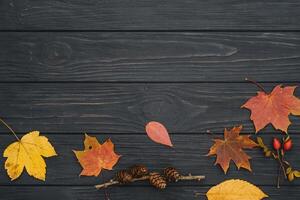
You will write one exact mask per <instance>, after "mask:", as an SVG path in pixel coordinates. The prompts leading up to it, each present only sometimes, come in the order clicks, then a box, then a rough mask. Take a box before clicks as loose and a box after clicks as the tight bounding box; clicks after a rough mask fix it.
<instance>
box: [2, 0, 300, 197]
mask: <svg viewBox="0 0 300 200" xmlns="http://www.w3.org/2000/svg"><path fill="white" fill-rule="evenodd" d="M0 48H1V51H0V81H1V84H0V115H1V117H2V118H4V119H5V120H6V121H7V122H8V123H9V124H10V125H11V126H12V127H13V128H14V129H15V131H17V132H18V133H19V134H20V135H22V134H24V133H26V132H28V131H31V130H39V131H41V132H42V134H44V135H46V136H47V137H48V138H49V139H50V141H51V142H52V144H53V145H54V146H55V148H56V150H57V152H58V154H59V156H58V157H54V158H50V159H47V161H46V162H47V179H46V182H41V181H37V180H35V179H33V178H32V177H29V176H28V175H27V174H26V173H23V175H22V176H21V177H20V178H19V179H18V180H16V181H14V182H11V181H10V180H9V178H8V176H7V174H6V171H5V170H4V166H3V163H4V160H5V159H4V158H2V157H1V159H0V162H1V168H0V199H1V200H17V199H18V200H53V199H55V200H60V199H62V200H73V199H75V200H96V199H104V192H103V191H97V190H95V189H94V187H93V185H95V184H97V183H101V182H103V181H105V180H107V179H109V178H111V177H112V176H113V174H114V172H115V171H105V172H103V173H102V174H101V175H100V176H99V177H98V178H93V177H92V178H91V177H78V175H79V173H80V171H81V167H80V165H79V164H78V162H77V160H76V158H75V156H74V154H73V152H72V150H73V149H82V148H83V145H82V141H83V138H84V135H83V133H85V132H87V133H89V134H91V135H95V136H97V137H98V139H99V140H101V141H104V140H105V139H106V138H109V137H111V138H112V140H113V142H115V144H116V151H117V152H118V153H120V154H122V155H123V157H122V158H121V160H120V162H119V163H118V165H117V166H116V167H115V170H119V169H122V168H125V167H128V166H130V165H132V164H134V163H144V164H146V165H147V166H148V167H149V168H150V169H151V170H158V169H161V168H163V167H166V166H169V165H172V166H174V167H177V168H178V169H180V170H181V171H182V172H191V173H193V174H203V175H206V180H205V181H203V182H201V183H195V182H181V183H177V184H171V185H170V186H169V187H168V188H167V189H166V190H164V191H157V190H156V189H154V188H152V187H150V186H149V185H147V184H145V183H136V184H132V185H130V186H124V187H112V188H109V189H108V190H107V191H108V193H109V194H110V197H111V199H112V200H117V199H124V200H125V199H126V200H127V199H143V200H148V199H149V200H150V199H170V200H171V199H172V200H173V199H174V200H175V199H176V200H179V199H205V198H204V196H200V197H194V196H195V193H196V192H198V193H206V192H207V190H208V188H209V187H211V186H212V185H215V184H217V183H220V182H221V181H223V180H226V179H231V178H240V179H244V180H247V181H250V182H252V183H254V184H256V185H258V186H260V187H261V188H262V189H263V190H264V191H265V192H266V193H267V194H269V195H270V198H269V199H271V200H283V199H284V200H296V199H299V198H300V181H299V180H297V181H294V182H293V183H288V182H287V181H285V182H283V183H282V187H281V188H280V189H277V188H276V187H275V185H276V174H277V171H276V169H277V163H276V162H275V161H273V160H268V159H266V158H264V157H263V155H262V154H261V152H259V151H251V152H249V154H250V155H251V156H252V158H253V160H252V162H251V163H252V167H253V173H249V172H247V171H245V170H240V171H237V170H236V168H235V166H233V165H231V167H230V170H229V172H228V174H227V175H224V174H223V172H222V171H221V170H220V168H219V167H214V166H213V164H214V158H208V157H206V156H205V154H206V153H207V152H208V149H209V147H210V146H211V144H212V142H211V139H212V138H211V136H210V135H209V134H207V133H206V130H208V129H209V130H211V131H212V132H214V133H215V134H216V135H221V134H222V132H223V129H224V128H225V127H228V128H230V127H232V126H234V125H239V124H243V125H244V131H243V132H244V133H254V129H253V125H252V123H251V121H250V120H249V112H248V111H247V110H242V109H240V106H241V105H242V104H243V103H244V102H245V101H246V100H247V99H248V98H249V97H250V96H253V95H255V94H256V91H257V88H255V87H254V86H253V85H251V84H249V83H246V82H245V81H244V78H245V77H250V78H252V79H255V80H257V81H259V82H260V83H262V84H263V86H264V87H265V88H266V89H267V90H268V91H270V90H271V89H272V87H273V86H275V85H276V84H278V83H283V84H287V85H300V82H299V78H300V2H299V1H298V0H285V1H282V0H268V1H262V0H251V1H246V0H235V1H232V0H231V1H230V0H211V1H207V0H206V1H204V0H189V1H184V0H165V1H158V0H85V1H81V0H30V1H29V0H1V1H0ZM296 94H297V95H298V96H300V89H298V90H297V92H296ZM291 119H292V122H293V124H292V125H291V126H290V128H289V132H290V134H291V135H292V137H293V139H294V142H295V147H294V150H293V151H292V152H291V153H290V154H289V155H288V159H289V160H290V161H291V162H292V164H293V165H295V166H297V167H298V168H300V156H299V152H300V135H299V133H300V119H299V117H298V118H296V117H291ZM149 120H156V121H160V122H162V123H164V124H165V125H166V126H167V127H168V129H169V131H170V133H171V137H172V140H173V143H174V145H175V148H174V149H169V148H166V147H164V146H160V145H157V144H155V143H153V142H152V141H150V140H149V139H148V138H147V136H146V135H145V131H144V125H145V123H146V122H148V121H149ZM0 132H1V134H0V149H1V152H3V150H4V149H5V148H6V147H7V146H8V144H10V143H11V142H13V141H14V137H13V136H12V135H11V134H10V133H9V131H8V130H7V129H5V128H4V127H1V129H0ZM260 134H261V136H263V137H264V138H265V139H266V140H268V141H270V140H271V138H272V137H273V136H274V135H277V136H279V133H278V132H276V131H274V130H273V129H272V128H271V127H270V126H268V128H266V129H264V130H263V131H262V132H261V133H260Z"/></svg>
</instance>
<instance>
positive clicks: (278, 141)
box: [273, 138, 281, 150]
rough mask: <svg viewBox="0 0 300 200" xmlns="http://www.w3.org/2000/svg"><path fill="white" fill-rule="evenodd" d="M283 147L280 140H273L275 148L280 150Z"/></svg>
mask: <svg viewBox="0 0 300 200" xmlns="http://www.w3.org/2000/svg"><path fill="white" fill-rule="evenodd" d="M280 147H281V143H280V140H279V139H278V138H273V148H274V149H275V150H279V149H280Z"/></svg>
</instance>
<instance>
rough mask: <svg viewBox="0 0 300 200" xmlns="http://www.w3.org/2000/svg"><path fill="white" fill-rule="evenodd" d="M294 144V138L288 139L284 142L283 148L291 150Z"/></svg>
mask: <svg viewBox="0 0 300 200" xmlns="http://www.w3.org/2000/svg"><path fill="white" fill-rule="evenodd" d="M292 146H293V142H292V139H288V140H286V141H285V142H284V144H283V149H284V150H285V151H289V150H291V148H292Z"/></svg>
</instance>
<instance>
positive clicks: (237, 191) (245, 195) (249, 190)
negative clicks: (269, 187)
mask: <svg viewBox="0 0 300 200" xmlns="http://www.w3.org/2000/svg"><path fill="white" fill-rule="evenodd" d="M206 196H207V198H208V200H261V199H263V198H266V197H268V195H266V194H265V193H264V192H263V191H261V189H259V188H258V187H256V186H255V185H253V184H251V183H249V182H247V181H243V180H238V179H231V180H227V181H224V182H222V183H220V184H218V185H216V186H214V187H212V188H210V190H209V191H208V192H207V193H206Z"/></svg>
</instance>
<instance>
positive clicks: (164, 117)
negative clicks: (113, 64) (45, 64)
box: [0, 83, 300, 133]
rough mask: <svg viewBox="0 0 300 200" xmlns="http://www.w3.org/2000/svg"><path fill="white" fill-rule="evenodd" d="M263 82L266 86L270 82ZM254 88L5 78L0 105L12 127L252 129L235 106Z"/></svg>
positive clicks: (299, 126) (299, 123)
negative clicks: (155, 125) (159, 124)
mask: <svg viewBox="0 0 300 200" xmlns="http://www.w3.org/2000/svg"><path fill="white" fill-rule="evenodd" d="M263 85H264V86H265V88H266V90H267V91H271V88H272V87H273V86H275V85H276V84H274V83H273V84H263ZM257 90H258V89H257V88H256V86H254V85H252V84H250V83H227V84H224V83H194V84H161V83H160V84H159V83H157V84H147V83H138V84H137V83H136V84H119V83H118V84H115V83H86V84H82V83H65V84H59V83H38V84H36V83H23V84H19V83H9V84H8V83H7V84H1V85H0V96H1V98H0V110H1V113H2V116H3V117H4V119H5V120H6V121H7V122H8V123H9V124H11V126H12V127H14V129H15V130H16V131H17V132H24V131H30V130H32V129H38V130H40V131H42V132H48V133H82V132H85V131H87V132H91V133H99V132H101V133H143V132H144V131H145V129H144V126H145V124H146V123H147V122H149V121H152V120H155V121H160V122H162V123H164V124H165V125H166V127H168V129H169V131H170V132H171V133H201V132H202V133H203V132H206V131H207V130H208V129H209V130H211V131H213V132H215V133H220V132H222V131H223V129H224V128H225V127H232V126H233V125H238V124H243V125H244V127H245V129H244V130H245V131H248V132H254V130H253V124H252V122H251V121H250V118H249V117H250V112H249V111H248V110H246V109H241V108H240V106H241V105H242V104H244V103H245V102H246V101H247V99H249V98H250V97H251V96H255V95H256V91H257ZM296 96H300V90H299V89H298V90H296ZM290 119H291V121H292V122H293V124H292V125H291V126H290V127H289V132H298V131H299V130H300V119H299V117H294V116H290ZM1 132H7V130H6V129H4V128H1ZM262 132H278V131H275V130H274V129H273V128H272V127H271V126H268V127H267V129H265V130H263V131H262Z"/></svg>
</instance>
